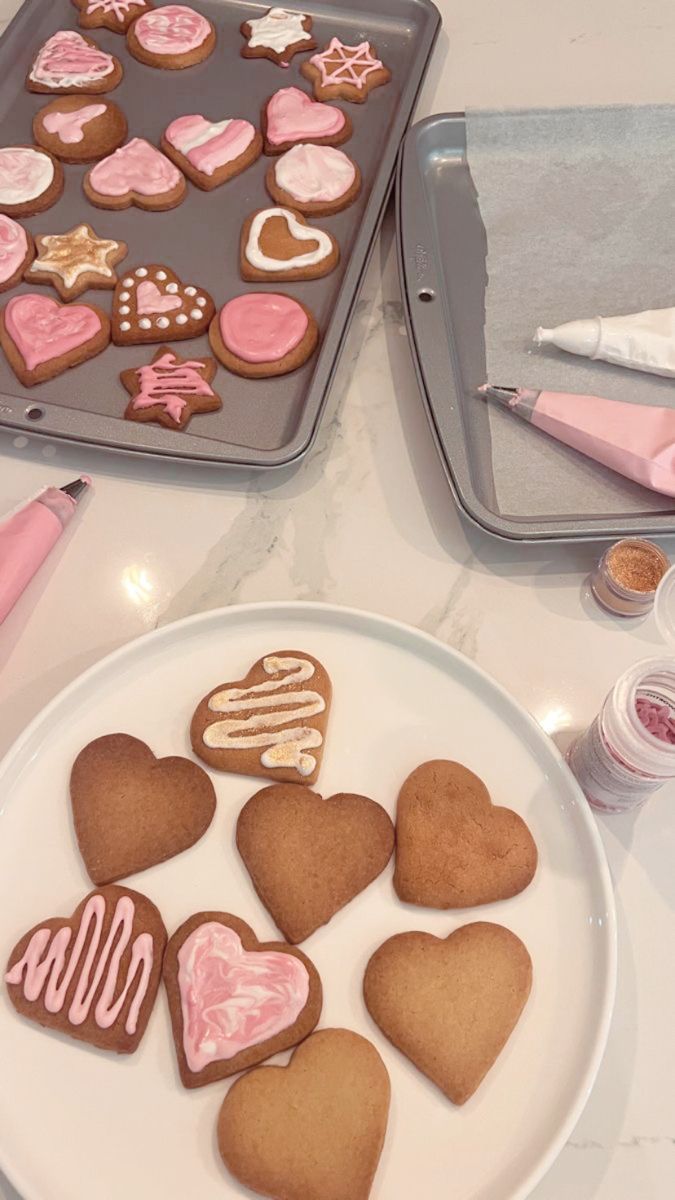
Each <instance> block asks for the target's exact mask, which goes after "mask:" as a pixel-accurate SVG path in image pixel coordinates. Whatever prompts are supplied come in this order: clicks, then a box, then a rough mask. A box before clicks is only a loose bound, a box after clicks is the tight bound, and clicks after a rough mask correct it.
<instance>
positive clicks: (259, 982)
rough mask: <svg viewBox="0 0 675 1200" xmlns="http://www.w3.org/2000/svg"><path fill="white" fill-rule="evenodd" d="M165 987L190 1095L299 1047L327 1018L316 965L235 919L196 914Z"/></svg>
mask: <svg viewBox="0 0 675 1200" xmlns="http://www.w3.org/2000/svg"><path fill="white" fill-rule="evenodd" d="M164 983H165V986H166V990H167V995H168V998H169V1009H170V1011H171V1023H172V1026H173V1036H174V1041H175V1044H176V1055H177V1058H178V1070H179V1072H180V1077H181V1080H182V1082H183V1084H184V1086H185V1087H186V1088H196V1087H202V1086H203V1084H205V1083H213V1082H214V1081H215V1080H217V1079H227V1078H228V1076H230V1075H235V1074H236V1073H237V1071H244V1070H246V1069H247V1068H248V1067H252V1066H255V1064H256V1063H260V1062H263V1061H264V1059H266V1058H270V1057H271V1055H273V1054H277V1053H278V1051H280V1050H288V1049H289V1047H290V1046H296V1045H297V1044H298V1042H301V1041H302V1040H303V1039H304V1038H306V1037H307V1036H308V1034H310V1033H311V1032H312V1030H313V1029H314V1027H315V1025H316V1023H317V1021H318V1020H319V1017H320V1015H321V1004H322V989H321V980H320V978H319V975H318V973H317V970H316V967H315V966H314V964H313V963H311V962H310V960H309V959H308V958H307V957H306V955H304V954H303V953H302V951H300V950H296V949H295V948H294V947H292V946H287V945H285V943H284V942H259V941H258V939H257V937H256V936H255V934H254V932H253V930H252V929H251V927H250V926H249V925H247V924H246V922H245V921H241V920H240V919H239V917H234V916H232V914H231V913H223V912H200V913H195V915H194V916H192V917H189V918H188V920H187V921H185V922H184V923H183V924H182V925H181V927H180V929H177V930H176V932H175V933H174V935H173V937H172V938H170V940H169V944H168V946H167V948H166V955H165V958H164Z"/></svg>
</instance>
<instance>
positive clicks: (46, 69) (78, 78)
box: [30, 29, 115, 87]
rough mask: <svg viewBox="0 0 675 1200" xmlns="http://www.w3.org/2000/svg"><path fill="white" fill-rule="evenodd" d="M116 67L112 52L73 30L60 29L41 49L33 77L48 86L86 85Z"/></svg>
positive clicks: (31, 74)
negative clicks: (109, 52) (93, 44)
mask: <svg viewBox="0 0 675 1200" xmlns="http://www.w3.org/2000/svg"><path fill="white" fill-rule="evenodd" d="M114 70H115V61H114V59H113V57H112V55H111V54H106V53H105V52H104V51H103V50H99V48H98V46H92V45H91V43H90V42H87V41H86V40H85V38H84V37H83V36H82V34H81V33H77V32H76V31H75V30H74V29H61V30H59V32H58V33H55V34H54V35H53V36H52V37H50V38H48V39H47V41H46V42H45V44H44V46H43V47H42V49H41V50H40V51H39V53H38V56H37V58H36V59H35V62H34V63H33V68H32V70H31V73H30V78H31V79H32V80H33V81H34V82H35V83H42V84H44V86H45V87H85V86H86V84H87V83H97V82H98V81H99V80H101V79H103V78H105V76H106V75H111V74H112V72H113V71H114Z"/></svg>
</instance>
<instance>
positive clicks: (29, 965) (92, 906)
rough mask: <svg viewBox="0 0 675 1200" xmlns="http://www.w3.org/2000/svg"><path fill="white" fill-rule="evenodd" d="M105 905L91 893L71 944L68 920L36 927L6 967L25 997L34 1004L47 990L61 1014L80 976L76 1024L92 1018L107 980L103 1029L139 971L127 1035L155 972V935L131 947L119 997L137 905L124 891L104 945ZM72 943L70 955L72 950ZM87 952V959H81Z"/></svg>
mask: <svg viewBox="0 0 675 1200" xmlns="http://www.w3.org/2000/svg"><path fill="white" fill-rule="evenodd" d="M105 908H106V904H105V898H104V897H103V896H101V895H100V894H98V893H96V894H95V895H93V896H90V897H89V900H88V901H87V903H86V904H85V906H84V908H83V910H82V915H81V917H80V925H79V928H78V930H77V934H76V937H75V942H74V943H73V945H72V947H71V940H72V930H71V929H70V928H69V926H67V925H64V926H63V928H61V929H58V930H57V931H56V932H54V931H53V930H51V929H38V930H36V931H35V933H34V934H33V936H32V938H31V939H30V941H29V943H28V946H27V948H26V951H25V953H24V955H23V958H21V959H20V960H19V962H17V963H15V964H14V966H13V967H12V968H11V970H10V971H8V972H7V974H6V975H5V981H6V982H7V983H10V984H13V985H15V986H18V985H20V984H21V982H22V981H23V994H24V998H25V999H26V1000H28V1001H30V1002H31V1003H33V1002H35V1001H36V1000H39V999H40V997H41V995H42V992H43V990H44V993H45V994H44V1000H43V1004H44V1006H45V1008H46V1009H47V1012H50V1013H59V1012H61V1009H62V1008H63V1005H64V1003H65V999H66V995H67V992H68V989H69V987H70V984H71V982H72V981H73V980H74V979H77V983H76V987H75V991H74V994H73V998H72V1000H71V1002H70V1007H69V1009H68V1020H69V1021H70V1024H71V1025H82V1024H83V1023H84V1022H85V1021H86V1020H87V1017H88V1016H89V1013H90V1011H91V1008H92V1005H93V1002H94V996H95V995H96V993H97V991H98V989H99V987H100V984H101V981H103V987H102V989H101V991H100V994H99V996H98V1000H97V1001H96V1005H95V1007H94V1021H95V1022H96V1024H97V1025H98V1027H99V1029H110V1028H111V1027H112V1026H113V1025H114V1024H115V1022H116V1020H117V1018H118V1017H119V1015H120V1013H121V1011H122V1009H123V1008H124V1004H125V1002H126V999H127V995H128V994H129V992H130V990H131V988H132V985H133V983H134V981H135V980H136V978H137V976H138V982H137V986H136V991H135V994H134V997H133V1000H132V1002H131V1005H130V1007H129V1012H128V1014H127V1018H126V1021H125V1026H124V1028H125V1029H126V1032H127V1033H128V1034H133V1033H135V1032H136V1029H137V1026H138V1016H139V1013H140V1009H141V1005H142V1003H143V1000H144V999H145V995H146V992H147V990H148V984H149V982H150V975H151V972H152V960H153V941H152V935H151V934H149V933H140V934H139V935H138V937H137V938H136V939H135V941H134V943H133V945H132V947H131V957H130V961H129V965H128V966H127V969H126V980H125V983H124V987H123V988H122V991H121V992H120V993H119V995H118V996H117V998H115V994H116V992H117V990H118V988H117V980H118V977H119V974H120V965H121V962H122V957H123V955H124V954H125V951H126V949H127V946H128V945H129V942H130V941H131V936H132V933H133V925H134V916H135V908H134V902H133V900H132V899H131V897H130V896H120V898H119V900H118V901H117V905H116V907H115V912H114V913H113V917H112V922H111V925H110V929H109V931H108V936H107V938H106V941H105V944H104V946H103V947H102V948H101V949H100V950H99V947H100V943H101V933H102V929H103V922H104V919H105ZM90 927H91V934H90ZM88 939H89V941H88V944H87V940H88ZM85 946H86V947H87V948H86V951H85ZM69 947H70V955H67V951H68V949H69ZM83 955H84V961H83V962H80V960H81V959H82V958H83ZM45 984H46V985H47V986H46V988H45Z"/></svg>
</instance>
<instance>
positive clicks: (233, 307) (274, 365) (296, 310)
mask: <svg viewBox="0 0 675 1200" xmlns="http://www.w3.org/2000/svg"><path fill="white" fill-rule="evenodd" d="M209 341H210V342H211V348H212V350H213V352H214V354H215V355H216V357H217V358H218V359H219V360H220V362H221V363H222V364H223V366H224V367H227V369H228V371H233V372H234V374H235V375H243V376H244V378H245V379H268V378H271V377H272V376H275V375H287V374H288V373H289V371H296V370H297V369H298V367H301V366H302V365H303V363H305V362H306V361H307V359H308V358H309V357H310V355H311V354H313V353H314V351H315V350H316V346H317V343H318V341H319V327H318V325H317V323H316V319H315V317H314V315H313V313H312V312H310V310H309V309H308V308H307V306H306V305H305V304H303V303H302V302H301V301H300V300H294V299H293V297H292V296H287V295H286V293H285V292H246V293H245V294H244V295H243V296H235V297H234V299H233V300H228V302H227V304H224V305H223V307H222V308H221V310H220V312H219V313H218V315H217V316H216V317H214V318H213V320H212V322H211V326H210V328H209Z"/></svg>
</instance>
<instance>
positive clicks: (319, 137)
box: [261, 87, 352, 154]
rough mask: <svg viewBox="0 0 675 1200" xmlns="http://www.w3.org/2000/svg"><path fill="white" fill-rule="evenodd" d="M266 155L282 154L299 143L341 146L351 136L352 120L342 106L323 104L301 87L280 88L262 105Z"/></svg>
mask: <svg viewBox="0 0 675 1200" xmlns="http://www.w3.org/2000/svg"><path fill="white" fill-rule="evenodd" d="M261 125H262V131H263V138H264V144H265V154H283V152H284V150H289V149H290V147H291V146H294V145H295V144H296V143H297V142H314V143H316V144H317V145H319V146H339V145H341V144H342V142H346V141H347V139H348V138H350V137H351V136H352V123H351V120H350V118H349V117H348V116H347V114H346V113H343V111H342V109H341V108H336V107H335V106H334V105H333V104H320V103H319V102H318V101H316V100H312V97H311V96H308V95H307V93H306V92H303V91H301V89H300V88H296V87H288V88H280V89H279V91H278V92H275V93H274V95H273V96H270V98H269V100H268V101H267V102H266V103H265V104H264V105H263V109H262V114H261Z"/></svg>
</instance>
